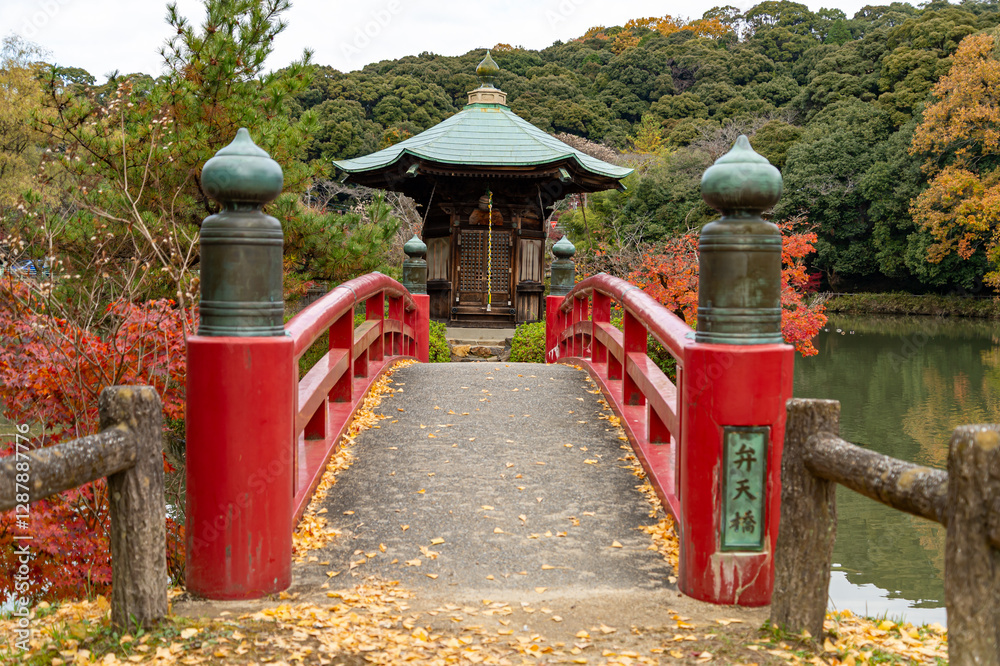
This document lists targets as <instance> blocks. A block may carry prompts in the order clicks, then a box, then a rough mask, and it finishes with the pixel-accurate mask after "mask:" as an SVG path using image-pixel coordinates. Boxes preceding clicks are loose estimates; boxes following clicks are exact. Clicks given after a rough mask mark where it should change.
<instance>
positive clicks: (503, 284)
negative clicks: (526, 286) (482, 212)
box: [457, 229, 511, 312]
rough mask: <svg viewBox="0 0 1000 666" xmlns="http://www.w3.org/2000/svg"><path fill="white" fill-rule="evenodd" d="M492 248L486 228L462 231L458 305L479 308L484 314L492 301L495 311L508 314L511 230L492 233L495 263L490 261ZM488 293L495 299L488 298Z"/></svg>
mask: <svg viewBox="0 0 1000 666" xmlns="http://www.w3.org/2000/svg"><path fill="white" fill-rule="evenodd" d="M489 246H490V241H489V231H487V230H486V229H463V230H462V231H461V242H460V244H459V246H458V248H457V249H458V255H459V256H458V297H457V301H458V302H457V305H459V306H480V307H481V308H482V310H483V311H484V312H485V310H486V305H487V303H488V302H489V301H490V300H492V305H493V308H492V309H493V311H497V310H499V311H500V312H506V311H508V310H509V309H510V307H511V294H510V281H511V271H510V259H511V235H510V232H509V231H501V230H497V229H494V230H493V242H492V250H493V251H492V261H488V259H489V257H487V252H488V248H489ZM488 291H489V292H490V293H492V299H489V298H488Z"/></svg>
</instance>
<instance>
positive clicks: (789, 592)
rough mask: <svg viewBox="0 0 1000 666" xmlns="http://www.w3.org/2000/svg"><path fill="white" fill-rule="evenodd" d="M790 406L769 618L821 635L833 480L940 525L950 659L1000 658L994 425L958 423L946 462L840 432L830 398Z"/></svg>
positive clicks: (998, 436)
mask: <svg viewBox="0 0 1000 666" xmlns="http://www.w3.org/2000/svg"><path fill="white" fill-rule="evenodd" d="M787 409H788V417H787V426H786V436H785V449H784V459H783V461H782V470H781V482H782V490H781V494H782V497H781V499H782V504H781V531H780V535H779V538H778V543H777V549H776V551H775V584H774V595H773V599H772V603H771V622H772V623H774V624H775V625H777V626H783V627H786V628H787V629H789V630H791V631H793V632H796V633H798V632H800V631H802V630H807V631H808V632H809V633H810V634H811V635H812V636H814V637H817V638H818V637H821V636H823V620H824V618H825V615H826V606H827V599H828V594H829V587H830V567H831V564H832V561H833V546H834V541H835V540H836V536H837V506H836V486H837V484H840V485H843V486H845V487H847V488H850V489H851V490H854V491H855V492H858V493H860V494H862V495H865V496H866V497H869V498H871V499H873V500H875V501H876V502H880V503H882V504H884V505H886V506H888V507H891V508H893V509H896V510H898V511H905V512H906V513H911V514H913V515H916V516H920V517H922V518H926V519H928V520H932V521H934V522H936V523H940V524H941V525H945V526H946V527H947V537H946V540H945V571H944V576H945V580H944V593H945V606H946V608H947V613H948V656H949V660H950V661H951V663H955V664H998V663H1000V629H998V627H1000V577H998V576H997V573H998V566H1000V474H998V470H1000V446H998V444H1000V426H998V425H967V426H960V427H958V428H956V429H955V431H954V434H953V435H952V438H951V445H950V447H949V451H948V471H947V472H945V471H943V470H938V469H931V468H928V467H922V466H919V465H915V464H913V463H909V462H906V461H903V460H898V459H896V458H892V457H890V456H887V455H883V454H881V453H876V452H874V451H870V450H868V449H864V448H861V447H859V446H856V445H854V444H851V443H850V442H846V441H844V440H842V439H840V437H838V432H839V429H840V403H839V402H837V401H835V400H803V399H794V400H789V401H788V408H787Z"/></svg>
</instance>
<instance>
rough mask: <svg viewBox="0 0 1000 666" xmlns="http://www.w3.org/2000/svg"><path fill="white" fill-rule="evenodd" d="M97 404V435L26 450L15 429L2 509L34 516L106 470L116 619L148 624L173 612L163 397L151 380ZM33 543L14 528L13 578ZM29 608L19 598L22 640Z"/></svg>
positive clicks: (108, 394)
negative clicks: (39, 507)
mask: <svg viewBox="0 0 1000 666" xmlns="http://www.w3.org/2000/svg"><path fill="white" fill-rule="evenodd" d="M98 411H99V414H100V424H101V432H99V433H98V434H96V435H90V436H88V437H81V438H79V439H74V440H71V441H68V442H62V443H60V444H56V445H54V446H48V447H45V448H41V449H33V450H30V451H22V450H21V445H20V441H21V439H22V437H24V433H19V434H18V435H16V436H15V440H16V441H15V446H14V453H13V455H10V456H5V457H4V458H0V511H6V510H8V509H14V510H15V513H16V515H17V516H18V517H24V518H25V519H26V520H27V519H28V518H29V512H30V508H29V505H30V504H31V503H33V502H37V501H38V500H42V499H45V498H46V497H49V496H51V495H55V494H56V493H59V492H62V491H64V490H69V489H71V488H77V487H79V486H82V485H84V484H87V483H90V482H91V481H94V480H96V479H100V478H103V477H107V479H108V498H109V504H110V509H111V511H110V517H111V529H110V541H111V622H112V623H113V624H114V625H115V626H116V627H119V628H129V627H132V626H133V625H135V624H136V623H138V624H141V625H142V626H146V627H148V626H150V625H151V624H153V623H155V622H156V621H158V620H160V619H162V618H163V617H165V616H166V614H167V531H166V530H167V528H166V505H165V503H164V501H163V454H162V448H161V447H162V440H163V410H162V407H161V405H160V397H159V396H158V395H157V394H156V391H155V390H154V389H153V388H152V387H150V386H110V387H108V388H106V389H104V390H103V391H101V396H100V398H99V399H98ZM25 430H26V429H25ZM25 438H26V437H25ZM28 522H29V523H30V520H29V521H28ZM32 546H33V540H32V539H31V537H30V535H29V536H26V537H21V536H19V535H14V554H15V555H17V556H18V559H19V560H20V563H21V566H22V567H23V572H19V571H18V570H13V571H9V572H8V575H9V576H10V578H11V580H12V581H18V580H20V581H24V580H27V579H28V565H29V564H30V563H31V560H32ZM15 596H16V595H15ZM22 610H23V613H24V615H23V616H22V615H21V612H22ZM29 610H30V609H27V608H24V607H22V606H20V605H19V604H15V607H14V610H13V615H14V616H15V617H19V618H21V619H22V624H21V627H22V628H21V629H17V630H16V633H17V636H18V638H17V639H16V642H18V643H21V642H23V643H24V644H27V643H28V640H29V638H30V634H31V630H30V627H29V623H28V622H27V620H28V613H29Z"/></svg>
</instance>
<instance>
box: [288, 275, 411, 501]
mask: <svg viewBox="0 0 1000 666" xmlns="http://www.w3.org/2000/svg"><path fill="white" fill-rule="evenodd" d="M361 303H364V304H365V317H366V321H365V322H364V323H362V324H360V325H358V326H357V328H355V326H354V311H355V308H356V307H357V306H358V305H359V304H361ZM420 311H421V309H420V307H419V306H418V304H417V303H416V301H415V300H414V297H413V295H411V294H410V292H409V291H407V289H406V288H405V287H403V285H401V284H400V283H399V282H397V281H396V280H393V279H392V278H390V277H389V276H387V275H383V274H381V273H369V274H367V275H362V276H360V277H357V278H354V279H353V280H348V281H347V282H344V283H342V284H340V285H338V286H337V287H335V288H334V289H332V290H331V291H330V293H328V294H327V295H325V296H323V297H322V298H320V299H319V300H317V301H316V302H314V303H312V304H311V305H309V306H308V307H306V308H305V309H304V310H302V311H301V312H299V313H298V314H297V315H295V316H294V317H293V318H292V319H290V320H289V321H288V322H287V323H286V324H285V331H286V332H287V334H288V336H289V337H290V338H291V339H292V345H293V347H292V355H293V359H294V364H297V363H298V361H299V359H300V358H301V357H302V356H303V355H304V354H305V353H306V351H308V349H309V348H310V347H311V346H312V345H313V343H315V342H316V341H317V340H319V339H320V338H321V337H322V336H323V334H324V333H326V334H328V336H329V345H328V351H327V353H326V354H325V355H324V356H323V357H322V358H320V359H319V360H318V361H316V363H315V364H313V366H312V368H310V369H309V371H308V372H307V373H306V374H305V376H303V377H302V379H301V380H299V382H298V391H297V396H296V397H297V399H296V404H295V419H294V438H293V445H294V458H293V470H294V478H293V488H294V494H295V499H294V502H293V506H294V515H295V517H296V518H298V517H299V516H301V515H302V512H303V511H304V510H305V506H306V503H307V502H308V499H309V498H310V497H311V495H312V492H313V490H314V489H315V487H316V485H317V484H318V483H319V479H320V477H321V473H322V464H320V462H319V461H321V460H325V459H326V457H327V456H328V455H329V453H330V452H332V450H333V447H334V446H335V444H336V441H337V440H338V439H339V436H340V435H341V434H342V431H343V429H344V428H345V427H346V425H347V423H348V422H349V420H350V418H349V417H350V415H351V414H352V413H353V412H354V411H355V410H356V409H357V407H358V406H359V405H360V401H359V398H360V397H361V396H362V395H363V394H364V392H365V390H367V386H368V385H370V383H371V381H374V379H375V376H377V375H378V374H381V372H382V371H383V370H385V369H386V368H387V367H388V366H389V364H390V363H391V361H392V360H394V359H396V358H419V359H420V360H424V361H426V360H427V358H426V356H427V353H426V348H427V341H426V340H423V339H421V336H420V335H418V333H417V330H418V329H419V328H420V327H419V324H418V321H417V320H418V317H419V315H420ZM424 328H426V325H425V326H424ZM421 330H423V329H421ZM423 337H426V334H424V336H423ZM421 352H423V353H421ZM294 364H293V365H294ZM369 380H370V381H369ZM358 382H360V383H363V384H364V385H363V386H355V384H356V383H358ZM331 403H334V405H333V409H332V410H331ZM336 403H342V404H341V405H337V404H336ZM331 411H332V412H333V413H331Z"/></svg>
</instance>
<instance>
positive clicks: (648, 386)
mask: <svg viewBox="0 0 1000 666" xmlns="http://www.w3.org/2000/svg"><path fill="white" fill-rule="evenodd" d="M626 372H628V374H629V376H630V377H632V379H633V380H634V381H635V383H636V384H638V386H639V390H641V391H642V394H643V395H645V396H646V400H648V401H649V406H650V407H651V408H652V409H654V410H656V413H657V415H659V417H660V419H662V420H663V424H664V425H666V426H667V430H669V431H670V435H671V436H672V437H674V438H676V437H677V436H678V435H679V434H680V430H679V429H678V423H679V421H678V419H677V387H676V386H674V383H673V382H672V381H670V379H668V378H667V376H666V375H665V374H663V371H662V370H660V368H659V367H658V366H657V365H656V364H655V363H653V360H652V359H650V358H649V357H648V356H646V355H645V354H640V353H636V352H633V353H631V354H629V355H628V362H627V363H626Z"/></svg>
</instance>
